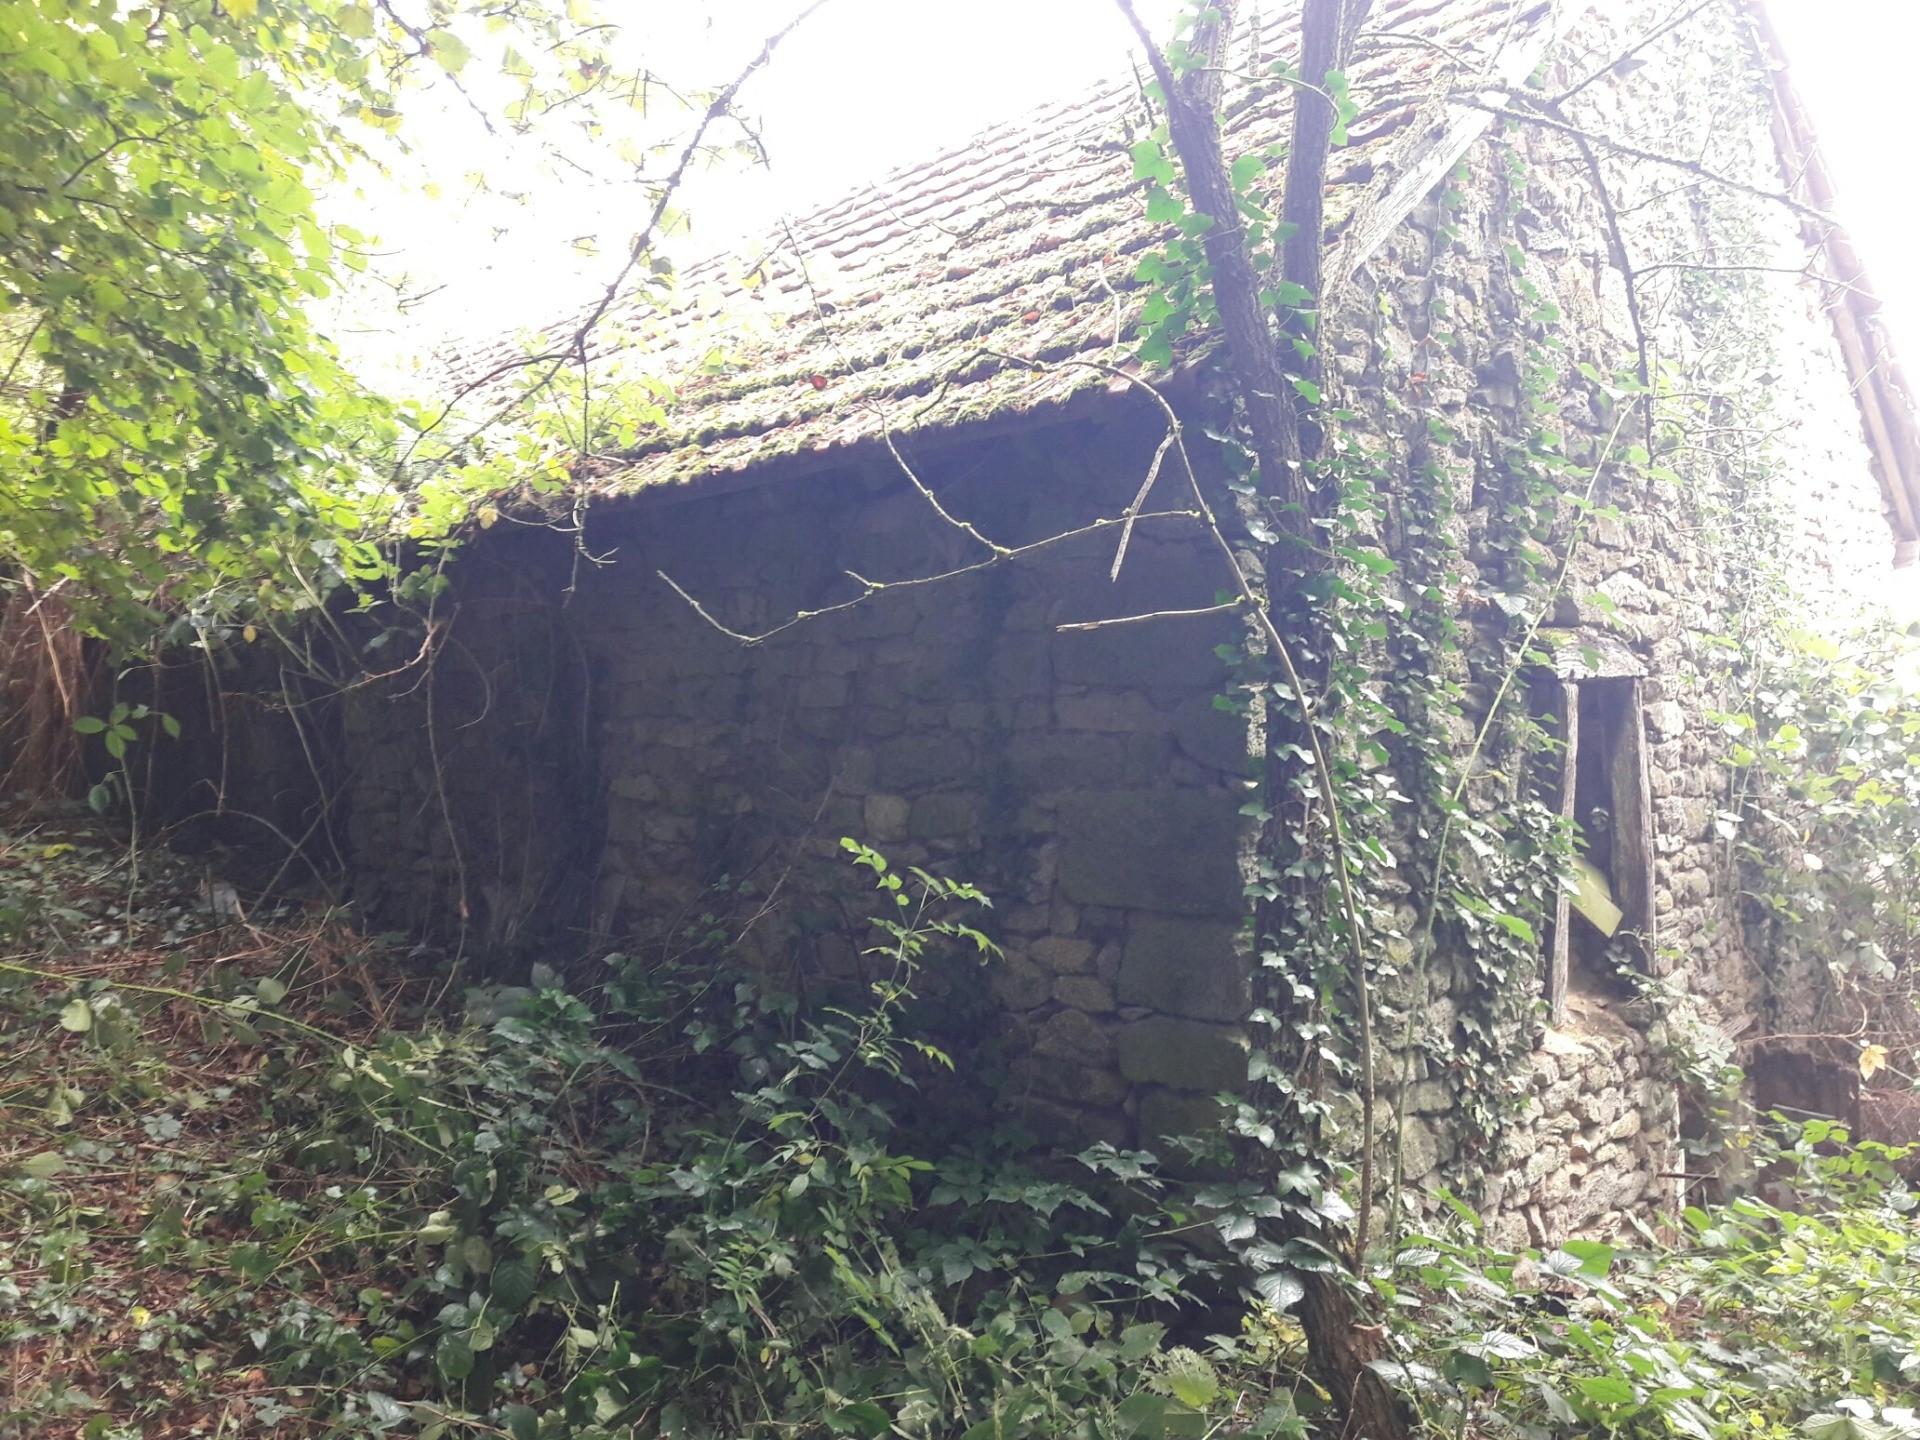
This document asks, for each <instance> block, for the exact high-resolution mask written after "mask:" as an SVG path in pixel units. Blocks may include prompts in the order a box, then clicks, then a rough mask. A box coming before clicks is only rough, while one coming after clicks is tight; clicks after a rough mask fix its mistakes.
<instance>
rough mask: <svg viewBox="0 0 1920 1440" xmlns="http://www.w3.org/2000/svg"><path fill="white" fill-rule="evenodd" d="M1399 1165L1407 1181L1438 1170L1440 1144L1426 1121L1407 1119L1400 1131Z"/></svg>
mask: <svg viewBox="0 0 1920 1440" xmlns="http://www.w3.org/2000/svg"><path fill="white" fill-rule="evenodd" d="M1400 1165H1401V1171H1402V1173H1403V1174H1404V1175H1405V1176H1406V1178H1407V1179H1408V1180H1409V1181H1415V1180H1418V1179H1419V1178H1420V1177H1421V1176H1423V1175H1427V1174H1430V1173H1432V1172H1433V1171H1435V1170H1437V1169H1439V1168H1440V1143H1439V1140H1438V1139H1437V1138H1436V1136H1435V1135H1434V1131H1433V1127H1432V1126H1431V1125H1429V1124H1427V1122H1426V1121H1424V1120H1417V1119H1414V1118H1413V1117H1411V1116H1409V1117H1408V1118H1407V1122H1406V1128H1405V1129H1404V1130H1403V1131H1402V1139H1401V1150H1400Z"/></svg>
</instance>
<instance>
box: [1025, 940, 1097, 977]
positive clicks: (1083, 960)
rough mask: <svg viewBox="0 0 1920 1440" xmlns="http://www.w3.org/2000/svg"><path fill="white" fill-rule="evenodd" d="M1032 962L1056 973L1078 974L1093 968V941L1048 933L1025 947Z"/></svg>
mask: <svg viewBox="0 0 1920 1440" xmlns="http://www.w3.org/2000/svg"><path fill="white" fill-rule="evenodd" d="M1027 953H1028V954H1029V955H1031V956H1032V957H1033V959H1034V963H1035V964H1038V965H1043V966H1045V967H1046V968H1047V969H1049V970H1051V971H1053V973H1054V974H1056V975H1080V974H1084V973H1085V972H1086V971H1088V970H1091V969H1092V968H1093V942H1092V941H1091V940H1076V939H1074V938H1072V937H1071V936H1067V935H1048V936H1045V937H1044V938H1042V939H1039V940H1036V941H1034V942H1033V944H1031V945H1030V946H1028V947H1027Z"/></svg>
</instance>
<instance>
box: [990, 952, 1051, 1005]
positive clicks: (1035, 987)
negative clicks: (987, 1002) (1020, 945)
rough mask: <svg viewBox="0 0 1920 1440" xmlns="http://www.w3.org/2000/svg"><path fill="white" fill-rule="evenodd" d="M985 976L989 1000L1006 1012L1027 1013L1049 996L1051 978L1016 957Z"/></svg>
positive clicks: (1030, 962) (1029, 963) (1042, 1003)
mask: <svg viewBox="0 0 1920 1440" xmlns="http://www.w3.org/2000/svg"><path fill="white" fill-rule="evenodd" d="M987 973H988V976H989V979H988V985H989V986H990V987H991V988H992V990H993V998H994V999H996V1000H998V1001H999V1002H1000V1003H1001V1004H1002V1005H1004V1006H1006V1008H1007V1009H1009V1010H1031V1009H1033V1008H1034V1006H1036V1005H1044V1004H1046V1002H1047V1000H1048V998H1049V997H1050V996H1051V995H1052V994H1053V977H1052V976H1051V975H1049V974H1048V973H1047V972H1046V971H1044V970H1042V969H1041V968H1040V967H1039V966H1038V965H1036V964H1034V963H1033V962H1032V961H1031V960H1023V959H1021V958H1020V957H1019V956H1018V955H1008V956H1006V957H1005V958H1004V959H1002V960H1001V961H999V963H997V964H995V965H993V966H992V967H991V968H990V969H989V970H988V972H987Z"/></svg>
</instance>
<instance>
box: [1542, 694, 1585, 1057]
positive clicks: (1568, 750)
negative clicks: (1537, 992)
mask: <svg viewBox="0 0 1920 1440" xmlns="http://www.w3.org/2000/svg"><path fill="white" fill-rule="evenodd" d="M1560 720H1561V724H1560V740H1561V750H1560V818H1561V819H1562V820H1564V821H1568V822H1571V821H1572V820H1573V818H1574V817H1573V795H1574V790H1575V787H1576V782H1577V780H1578V777H1579V771H1580V687H1579V686H1577V685H1574V684H1571V683H1569V682H1566V681H1562V682H1561V685H1560ZM1572 923H1573V907H1572V906H1571V904H1570V903H1569V902H1568V896H1567V890H1566V886H1565V885H1564V884H1562V885H1561V887H1560V888H1559V890H1558V891H1557V892H1556V893H1555V895H1554V901H1553V948H1552V949H1551V950H1549V951H1548V952H1547V1023H1548V1024H1549V1025H1558V1024H1560V1023H1561V1022H1562V1021H1563V1020H1565V1019H1566V1018H1567V972H1568V956H1569V946H1570V943H1571V941H1570V938H1569V936H1568V933H1567V932H1568V930H1569V928H1570V927H1571V925H1572Z"/></svg>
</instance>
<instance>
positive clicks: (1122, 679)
mask: <svg viewBox="0 0 1920 1440" xmlns="http://www.w3.org/2000/svg"><path fill="white" fill-rule="evenodd" d="M1232 638H1233V635H1232V631H1231V628H1230V627H1226V626H1219V625H1201V624H1196V623H1194V622H1193V621H1190V620H1187V621H1171V622H1164V623H1154V624H1146V625H1121V626H1118V627H1116V628H1114V629H1108V630H1070V631H1066V632H1064V633H1062V634H1058V635H1056V636H1054V640H1053V674H1054V678H1055V679H1057V680H1060V681H1063V682H1065V683H1066V684H1069V685H1143V686H1144V685H1163V686H1178V687H1181V688H1189V689H1195V690H1201V689H1207V690H1211V689H1217V688H1218V687H1220V686H1221V685H1223V684H1225V683H1226V679H1227V666H1226V662H1225V661H1223V660H1222V659H1221V658H1220V657H1219V656H1218V655H1216V654H1214V653H1213V651H1214V647H1215V646H1216V645H1219V644H1220V643H1221V642H1222V641H1223V640H1230V639H1232Z"/></svg>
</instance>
